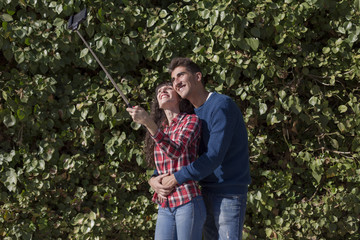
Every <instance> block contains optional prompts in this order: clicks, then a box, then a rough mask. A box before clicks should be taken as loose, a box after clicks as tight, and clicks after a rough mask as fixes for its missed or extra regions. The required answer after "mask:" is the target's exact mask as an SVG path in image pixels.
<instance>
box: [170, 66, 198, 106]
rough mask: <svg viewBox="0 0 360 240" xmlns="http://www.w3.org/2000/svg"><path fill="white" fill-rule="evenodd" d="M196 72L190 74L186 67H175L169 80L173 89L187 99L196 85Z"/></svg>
mask: <svg viewBox="0 0 360 240" xmlns="http://www.w3.org/2000/svg"><path fill="white" fill-rule="evenodd" d="M198 77H199V76H198V75H197V74H192V73H191V72H189V71H188V70H187V69H186V67H182V66H179V67H176V68H175V69H174V70H173V71H172V72H171V82H172V84H173V87H174V89H175V91H176V92H177V93H178V94H179V95H180V96H181V97H182V98H186V99H188V98H189V97H191V94H192V93H193V92H194V87H195V86H196V85H197V83H198V82H197V79H198Z"/></svg>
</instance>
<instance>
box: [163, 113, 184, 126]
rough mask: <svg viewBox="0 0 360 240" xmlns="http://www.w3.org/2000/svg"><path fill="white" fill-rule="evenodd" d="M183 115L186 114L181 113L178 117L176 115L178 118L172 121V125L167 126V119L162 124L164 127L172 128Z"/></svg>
mask: <svg viewBox="0 0 360 240" xmlns="http://www.w3.org/2000/svg"><path fill="white" fill-rule="evenodd" d="M183 115H185V113H179V114H178V115H176V117H174V118H173V119H172V120H171V123H170V125H168V124H167V123H168V121H167V120H166V119H165V121H164V122H163V123H162V125H163V127H169V126H172V125H173V124H177V123H178V122H179V121H180V119H181V117H182V116H183Z"/></svg>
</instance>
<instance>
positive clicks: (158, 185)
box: [149, 173, 173, 200]
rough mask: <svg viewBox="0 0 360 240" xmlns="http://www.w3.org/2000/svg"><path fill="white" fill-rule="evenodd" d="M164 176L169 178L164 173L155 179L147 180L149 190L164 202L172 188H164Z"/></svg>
mask: <svg viewBox="0 0 360 240" xmlns="http://www.w3.org/2000/svg"><path fill="white" fill-rule="evenodd" d="M166 176H169V174H168V173H165V174H162V175H159V176H157V177H152V178H150V180H149V185H150V186H151V188H152V189H154V191H155V192H156V193H157V194H158V196H159V197H160V198H161V199H165V200H166V196H167V195H169V194H170V193H171V192H172V190H173V187H168V186H164V185H163V184H162V181H163V179H164V178H165V177H166Z"/></svg>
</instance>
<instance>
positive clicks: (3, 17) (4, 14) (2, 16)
mask: <svg viewBox="0 0 360 240" xmlns="http://www.w3.org/2000/svg"><path fill="white" fill-rule="evenodd" d="M1 19H2V20H3V21H5V22H11V21H13V20H14V19H13V17H12V16H11V15H9V14H7V13H3V14H2V15H1Z"/></svg>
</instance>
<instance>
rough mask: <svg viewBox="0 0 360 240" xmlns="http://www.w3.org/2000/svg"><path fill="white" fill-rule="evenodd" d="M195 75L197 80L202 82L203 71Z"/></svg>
mask: <svg viewBox="0 0 360 240" xmlns="http://www.w3.org/2000/svg"><path fill="white" fill-rule="evenodd" d="M195 76H196V81H198V82H201V79H202V74H201V72H197V73H195Z"/></svg>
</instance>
